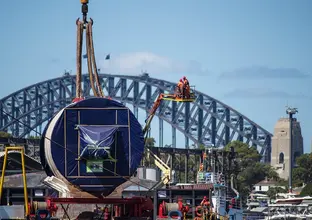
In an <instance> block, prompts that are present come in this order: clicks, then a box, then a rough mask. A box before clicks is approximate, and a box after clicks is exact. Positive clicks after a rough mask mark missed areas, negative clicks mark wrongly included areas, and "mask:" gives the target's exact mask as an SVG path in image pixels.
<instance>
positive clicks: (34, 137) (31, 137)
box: [29, 135, 41, 139]
mask: <svg viewBox="0 0 312 220" xmlns="http://www.w3.org/2000/svg"><path fill="white" fill-rule="evenodd" d="M29 139H41V137H40V136H32V135H31V136H29Z"/></svg>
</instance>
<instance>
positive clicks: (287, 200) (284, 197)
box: [275, 193, 312, 205]
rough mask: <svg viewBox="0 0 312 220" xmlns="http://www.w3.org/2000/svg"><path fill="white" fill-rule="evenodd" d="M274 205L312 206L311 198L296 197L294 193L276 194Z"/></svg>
mask: <svg viewBox="0 0 312 220" xmlns="http://www.w3.org/2000/svg"><path fill="white" fill-rule="evenodd" d="M275 204H293V205H299V204H311V205H312V197H311V196H304V197H302V196H298V195H297V194H294V193H279V194H277V199H276V200H275Z"/></svg>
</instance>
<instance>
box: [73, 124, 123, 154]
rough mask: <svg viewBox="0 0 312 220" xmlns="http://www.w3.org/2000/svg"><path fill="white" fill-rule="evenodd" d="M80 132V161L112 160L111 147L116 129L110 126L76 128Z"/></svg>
mask: <svg viewBox="0 0 312 220" xmlns="http://www.w3.org/2000/svg"><path fill="white" fill-rule="evenodd" d="M77 127H78V129H79V131H80V146H81V149H82V151H81V153H80V157H81V158H82V159H102V160H105V159H112V160H114V158H113V157H112V156H111V154H110V152H111V146H112V144H113V143H114V136H115V133H116V131H117V130H118V128H117V127H111V126H82V125H78V126H77Z"/></svg>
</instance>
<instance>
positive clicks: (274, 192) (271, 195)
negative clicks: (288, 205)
mask: <svg viewBox="0 0 312 220" xmlns="http://www.w3.org/2000/svg"><path fill="white" fill-rule="evenodd" d="M278 193H287V189H285V188H282V187H270V189H269V190H268V191H267V192H266V194H267V195H268V196H269V198H270V200H272V199H276V195H277V194H278Z"/></svg>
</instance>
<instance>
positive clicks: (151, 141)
mask: <svg viewBox="0 0 312 220" xmlns="http://www.w3.org/2000/svg"><path fill="white" fill-rule="evenodd" d="M155 143H156V141H155V139H154V138H146V141H145V146H146V147H155Z"/></svg>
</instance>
